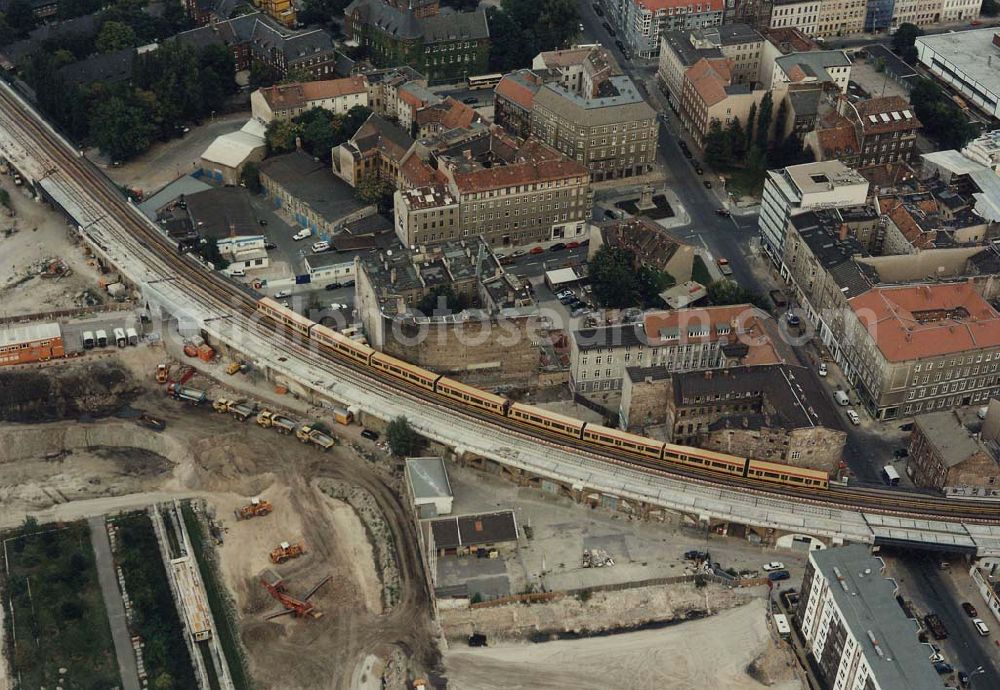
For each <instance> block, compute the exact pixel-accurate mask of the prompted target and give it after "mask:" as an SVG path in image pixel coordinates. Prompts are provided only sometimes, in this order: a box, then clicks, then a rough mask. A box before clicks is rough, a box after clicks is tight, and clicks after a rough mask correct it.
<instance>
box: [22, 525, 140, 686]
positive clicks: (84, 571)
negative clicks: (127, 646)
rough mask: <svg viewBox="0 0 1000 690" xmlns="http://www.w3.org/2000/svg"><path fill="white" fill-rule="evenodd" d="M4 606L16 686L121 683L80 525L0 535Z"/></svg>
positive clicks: (28, 528)
mask: <svg viewBox="0 0 1000 690" xmlns="http://www.w3.org/2000/svg"><path fill="white" fill-rule="evenodd" d="M3 546H4V560H5V563H6V566H5V577H4V583H3V588H4V597H3V600H4V606H5V609H6V610H5V612H4V613H5V617H6V618H7V619H8V620H7V624H8V625H9V626H10V627H9V630H11V631H12V632H13V634H12V635H11V639H10V640H9V643H10V644H12V645H13V654H12V655H11V657H10V658H11V661H12V664H13V672H14V675H15V678H19V679H20V683H19V687H23V688H55V687H62V688H65V689H66V690H70V689H73V690H78V689H82V690H105V689H107V688H113V687H117V686H120V685H121V682H120V680H119V677H118V670H117V665H116V662H115V654H114V649H113V647H112V642H111V629H110V627H109V626H108V621H107V616H106V614H105V609H104V602H103V599H102V598H101V590H100V586H99V585H98V581H97V569H96V566H95V563H94V551H93V548H92V547H91V542H90V532H89V530H88V528H87V524H86V523H85V522H76V523H72V524H69V525H62V526H59V525H54V526H53V525H47V526H45V527H44V528H39V527H38V525H37V524H36V523H34V522H33V521H30V520H29V521H27V522H26V523H25V525H24V526H23V527H22V528H21V529H19V530H18V531H16V532H13V533H7V534H6V535H4V540H3Z"/></svg>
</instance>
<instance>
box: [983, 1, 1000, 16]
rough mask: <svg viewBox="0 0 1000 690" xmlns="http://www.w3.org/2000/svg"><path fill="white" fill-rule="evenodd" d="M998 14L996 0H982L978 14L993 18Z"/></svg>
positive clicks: (998, 6) (998, 7) (999, 8)
mask: <svg viewBox="0 0 1000 690" xmlns="http://www.w3.org/2000/svg"><path fill="white" fill-rule="evenodd" d="M998 12H1000V5H997V0H983V4H982V6H981V7H980V9H979V14H981V15H982V16H984V17H995V16H997V13H998Z"/></svg>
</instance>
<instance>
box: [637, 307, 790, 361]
mask: <svg viewBox="0 0 1000 690" xmlns="http://www.w3.org/2000/svg"><path fill="white" fill-rule="evenodd" d="M764 318H767V315H766V314H764V313H763V312H761V311H760V310H759V309H757V308H755V307H753V306H751V305H749V304H734V305H730V306H724V307H705V308H702V309H676V310H673V311H661V312H651V313H648V314H646V316H645V318H644V319H643V330H644V331H645V333H646V340H647V342H648V343H649V344H650V346H657V345H666V344H669V343H670V342H678V343H708V342H714V341H717V340H720V339H722V338H725V339H729V340H731V341H733V342H744V343H746V344H748V345H749V346H750V352H749V353H748V356H750V354H752V355H753V356H752V363H753V364H777V363H780V362H781V361H782V360H781V357H780V356H779V355H778V352H777V351H776V350H775V348H774V345H773V344H772V343H771V340H770V337H769V336H768V334H767V332H766V331H765V330H764V327H763V325H762V319H764ZM717 325H724V326H727V327H729V329H730V332H729V333H726V334H721V333H719V332H718V331H717V330H716V326H717ZM670 329H676V330H677V335H678V338H677V340H676V341H671V340H667V339H666V338H665V337H664V335H665V331H669V330H670ZM692 330H694V331H698V332H701V333H704V335H690V333H691V331H692Z"/></svg>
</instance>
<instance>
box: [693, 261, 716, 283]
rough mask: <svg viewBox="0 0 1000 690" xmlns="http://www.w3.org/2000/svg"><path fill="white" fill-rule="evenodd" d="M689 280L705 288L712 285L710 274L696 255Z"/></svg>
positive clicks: (703, 262)
mask: <svg viewBox="0 0 1000 690" xmlns="http://www.w3.org/2000/svg"><path fill="white" fill-rule="evenodd" d="M691 280H693V281H694V282H696V283H701V284H702V285H704V286H705V287H708V286H709V285H711V284H712V274H711V273H709V272H708V266H706V265H705V261H704V260H703V259H702V258H701V256H700V255H698V254H695V255H694V261H693V263H692V265H691Z"/></svg>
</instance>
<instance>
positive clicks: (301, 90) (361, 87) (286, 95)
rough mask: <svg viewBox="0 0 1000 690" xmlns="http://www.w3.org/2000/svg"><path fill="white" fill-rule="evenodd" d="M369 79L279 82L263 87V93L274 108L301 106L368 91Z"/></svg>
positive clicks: (360, 77) (348, 78)
mask: <svg viewBox="0 0 1000 690" xmlns="http://www.w3.org/2000/svg"><path fill="white" fill-rule="evenodd" d="M366 84H367V80H366V79H365V78H364V77H362V76H353V77H344V78H343V79H326V80H323V81H307V82H297V83H294V84H279V85H277V86H269V87H265V88H262V89H261V90H260V91H261V94H262V95H263V96H264V100H265V101H267V103H268V105H270V106H271V108H272V109H279V110H281V109H286V108H301V107H303V106H304V105H306V104H307V103H309V102H311V101H320V100H324V99H327V98H337V97H339V96H347V95H350V94H354V93H357V94H361V93H365V92H366V91H367V87H366Z"/></svg>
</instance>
